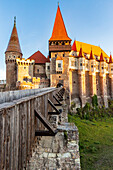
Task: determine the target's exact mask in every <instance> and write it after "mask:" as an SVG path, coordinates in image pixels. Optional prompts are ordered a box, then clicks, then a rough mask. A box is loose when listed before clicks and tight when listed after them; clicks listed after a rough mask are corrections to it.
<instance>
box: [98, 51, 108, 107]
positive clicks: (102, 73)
mask: <svg viewBox="0 0 113 170" xmlns="http://www.w3.org/2000/svg"><path fill="white" fill-rule="evenodd" d="M100 85H101V96H102V98H103V103H104V105H105V106H106V107H107V106H108V102H107V85H106V61H105V59H104V56H103V52H102V51H101V55H100Z"/></svg>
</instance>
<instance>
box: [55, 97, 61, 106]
mask: <svg viewBox="0 0 113 170" xmlns="http://www.w3.org/2000/svg"><path fill="white" fill-rule="evenodd" d="M53 98H54V99H55V100H56V101H57V103H58V104H57V105H56V104H55V106H62V104H61V103H60V102H59V100H58V99H57V98H56V97H55V96H54V95H53Z"/></svg>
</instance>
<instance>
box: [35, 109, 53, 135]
mask: <svg viewBox="0 0 113 170" xmlns="http://www.w3.org/2000/svg"><path fill="white" fill-rule="evenodd" d="M34 112H35V116H36V117H37V118H38V119H39V120H40V121H41V122H42V124H43V125H44V126H45V127H46V128H47V129H48V130H49V131H50V133H54V129H53V127H52V126H51V124H50V123H49V122H48V121H47V120H46V119H45V117H44V116H43V115H42V114H40V113H38V112H37V111H36V110H34Z"/></svg>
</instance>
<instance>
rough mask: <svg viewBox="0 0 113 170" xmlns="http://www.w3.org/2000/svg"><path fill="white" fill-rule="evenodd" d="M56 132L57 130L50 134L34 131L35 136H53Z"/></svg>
mask: <svg viewBox="0 0 113 170" xmlns="http://www.w3.org/2000/svg"><path fill="white" fill-rule="evenodd" d="M57 132H58V130H57V131H55V132H54V133H50V132H49V131H44V130H36V131H35V136H55V135H56V134H57Z"/></svg>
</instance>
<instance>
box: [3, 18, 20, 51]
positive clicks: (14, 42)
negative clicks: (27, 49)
mask: <svg viewBox="0 0 113 170" xmlns="http://www.w3.org/2000/svg"><path fill="white" fill-rule="evenodd" d="M6 52H18V53H21V54H22V51H21V48H20V43H19V38H18V33H17V29H16V17H14V26H13V30H12V33H11V37H10V40H9V43H8V47H7V49H6Z"/></svg>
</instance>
